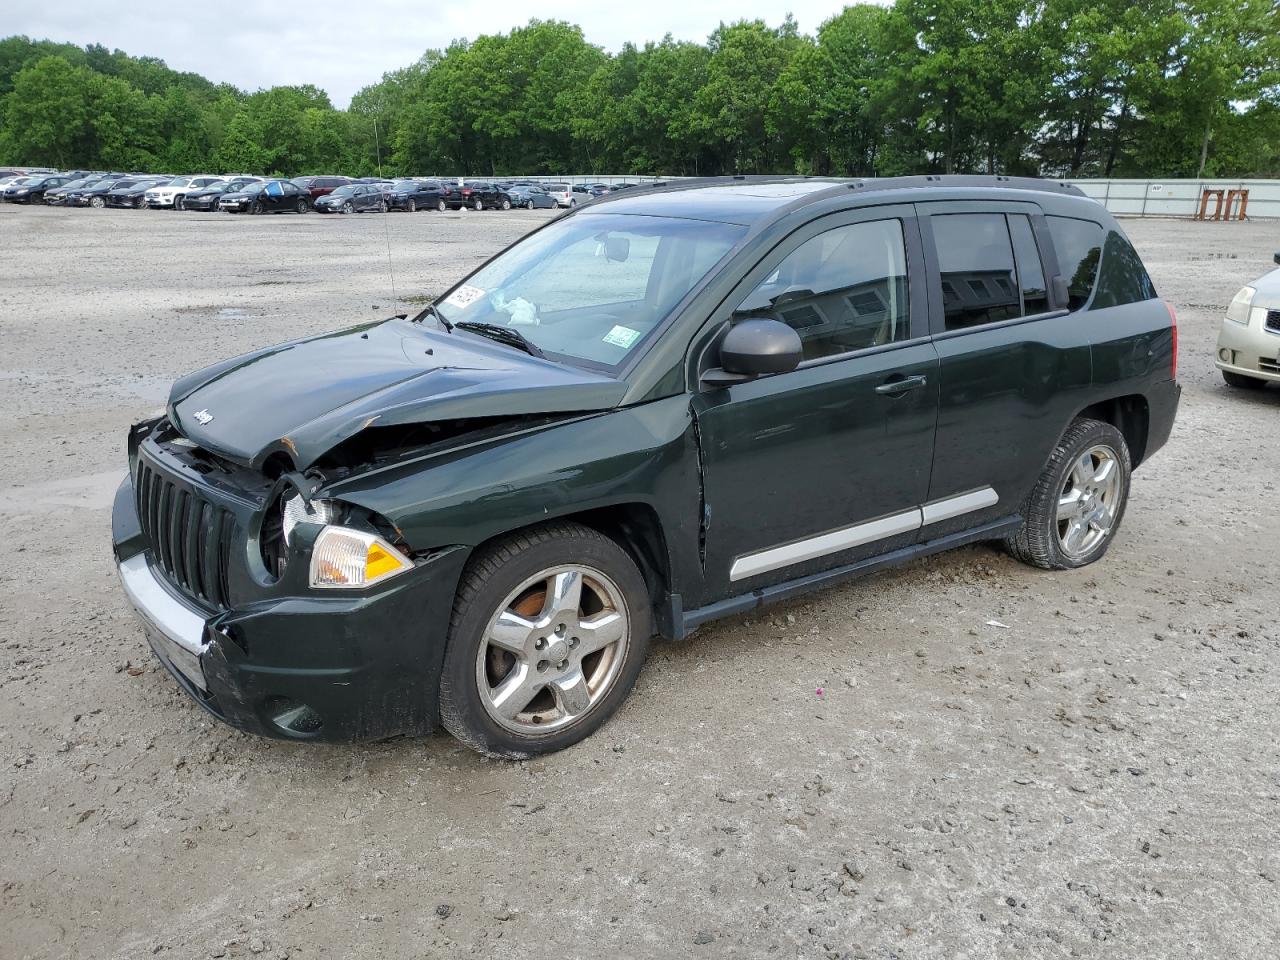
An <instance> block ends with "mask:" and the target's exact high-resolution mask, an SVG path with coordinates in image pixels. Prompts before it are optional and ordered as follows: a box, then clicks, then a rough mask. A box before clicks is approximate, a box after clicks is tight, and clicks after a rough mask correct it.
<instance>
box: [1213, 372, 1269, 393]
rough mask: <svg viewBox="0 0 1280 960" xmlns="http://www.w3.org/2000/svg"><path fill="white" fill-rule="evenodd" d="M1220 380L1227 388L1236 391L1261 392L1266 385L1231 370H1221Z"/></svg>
mask: <svg viewBox="0 0 1280 960" xmlns="http://www.w3.org/2000/svg"><path fill="white" fill-rule="evenodd" d="M1222 379H1223V380H1225V381H1226V384H1227V386H1228V387H1233V388H1235V389H1236V390H1261V389H1262V388H1263V387H1265V386H1266V385H1267V381H1265V380H1259V379H1258V378H1257V377H1249V376H1245V375H1244V374H1243V373H1234V372H1232V371H1231V370H1223V371H1222Z"/></svg>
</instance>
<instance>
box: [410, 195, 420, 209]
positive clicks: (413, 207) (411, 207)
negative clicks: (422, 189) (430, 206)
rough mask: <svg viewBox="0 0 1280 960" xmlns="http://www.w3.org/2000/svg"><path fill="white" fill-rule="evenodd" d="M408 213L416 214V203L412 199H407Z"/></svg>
mask: <svg viewBox="0 0 1280 960" xmlns="http://www.w3.org/2000/svg"><path fill="white" fill-rule="evenodd" d="M409 212H410V213H417V212H418V201H417V200H414V199H413V198H412V197H410V198H409Z"/></svg>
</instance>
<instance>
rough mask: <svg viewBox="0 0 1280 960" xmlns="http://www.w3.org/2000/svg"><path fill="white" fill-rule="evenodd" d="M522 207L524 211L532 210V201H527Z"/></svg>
mask: <svg viewBox="0 0 1280 960" xmlns="http://www.w3.org/2000/svg"><path fill="white" fill-rule="evenodd" d="M524 206H525V209H526V210H532V209H533V206H534V205H533V201H532V200H530V201H529V202H528V203H526V204H525V205H524Z"/></svg>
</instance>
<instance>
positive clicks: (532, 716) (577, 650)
mask: <svg viewBox="0 0 1280 960" xmlns="http://www.w3.org/2000/svg"><path fill="white" fill-rule="evenodd" d="M629 640H630V621H629V619H628V616H627V606H626V603H625V601H624V599H623V594H622V591H621V590H620V589H619V587H618V585H617V584H616V583H614V582H613V580H611V579H610V578H609V577H607V576H605V575H604V574H603V573H602V572H600V571H599V570H595V569H593V568H591V567H587V566H583V565H578V564H565V565H561V566H556V567H552V568H550V569H548V570H544V571H542V572H541V573H539V574H537V575H536V576H534V577H531V578H530V579H528V580H526V581H525V582H524V583H522V584H521V585H520V586H519V587H517V588H516V589H515V590H513V591H512V592H511V593H510V594H508V596H507V598H506V600H505V601H503V603H502V605H501V606H500V607H499V608H498V612H497V613H496V614H495V615H494V616H493V618H492V619H491V620H490V621H489V625H488V628H487V629H486V631H485V635H484V639H483V640H482V642H481V643H480V646H479V650H478V652H477V657H476V673H475V676H476V685H477V687H478V689H479V693H480V701H481V703H482V704H483V706H484V709H485V712H486V713H488V715H489V716H490V717H491V718H492V719H493V721H494V722H495V723H497V724H498V725H499V726H501V727H502V728H504V729H505V730H508V731H510V732H512V733H516V734H524V735H526V736H534V735H542V734H546V733H547V732H549V731H552V730H557V729H560V728H563V727H567V726H570V725H571V724H573V723H576V722H577V721H579V720H580V719H581V718H582V717H584V716H585V715H586V714H587V713H588V712H590V711H591V709H592V708H593V707H594V706H595V705H596V704H598V703H599V702H600V701H601V700H602V699H603V698H604V697H605V696H606V695H607V694H608V693H609V691H610V690H611V689H612V688H613V685H614V683H615V682H616V681H617V678H618V675H619V673H620V671H621V667H622V664H623V661H624V660H625V659H626V651H627V645H628V643H629Z"/></svg>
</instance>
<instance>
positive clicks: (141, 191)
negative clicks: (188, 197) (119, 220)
mask: <svg viewBox="0 0 1280 960" xmlns="http://www.w3.org/2000/svg"><path fill="white" fill-rule="evenodd" d="M168 179H169V178H168V177H147V178H144V179H141V180H132V181H124V180H121V181H119V182H117V183H116V185H115V186H114V187H113V188H112V189H110V190H108V191H107V192H106V194H105V195H104V199H105V200H106V204H107V206H108V207H132V208H134V209H135V210H141V209H142V208H143V206H145V205H146V194H147V191H148V190H150V189H151V188H152V187H154V186H157V185H158V184H161V183H165V182H166V181H167V180H168Z"/></svg>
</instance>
